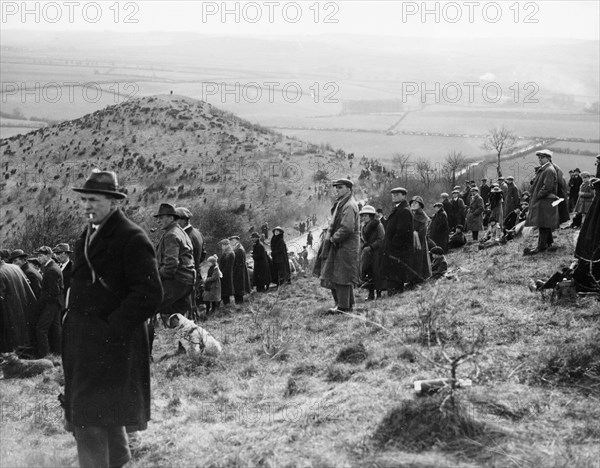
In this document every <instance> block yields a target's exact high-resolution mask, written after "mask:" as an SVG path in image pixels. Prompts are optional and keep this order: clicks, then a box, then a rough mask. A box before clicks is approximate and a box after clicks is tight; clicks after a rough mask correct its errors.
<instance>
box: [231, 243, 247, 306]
mask: <svg viewBox="0 0 600 468" xmlns="http://www.w3.org/2000/svg"><path fill="white" fill-rule="evenodd" d="M229 242H230V243H231V248H232V249H233V254H234V256H235V259H234V261H233V299H234V301H235V303H236V304H242V303H243V302H244V295H246V294H250V291H251V288H250V275H248V266H247V265H246V250H245V249H244V246H243V245H242V244H241V242H240V238H239V236H231V237H230V238H229Z"/></svg>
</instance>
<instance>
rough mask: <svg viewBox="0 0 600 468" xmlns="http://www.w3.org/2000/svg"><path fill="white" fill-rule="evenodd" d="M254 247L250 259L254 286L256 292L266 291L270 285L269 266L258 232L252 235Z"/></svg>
mask: <svg viewBox="0 0 600 468" xmlns="http://www.w3.org/2000/svg"><path fill="white" fill-rule="evenodd" d="M251 237H252V240H253V241H254V247H253V248H252V259H253V260H254V286H256V290H257V291H258V292H263V291H267V290H268V289H269V285H270V284H271V266H270V262H269V255H268V254H267V250H266V249H265V246H264V245H263V244H262V242H261V241H260V236H259V234H258V232H253V233H252V236H251Z"/></svg>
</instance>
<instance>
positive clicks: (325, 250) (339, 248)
mask: <svg viewBox="0 0 600 468" xmlns="http://www.w3.org/2000/svg"><path fill="white" fill-rule="evenodd" d="M331 212H332V214H334V215H335V216H334V217H333V219H332V220H331V225H330V226H329V230H328V236H327V237H328V239H329V240H325V241H324V242H323V246H322V249H320V259H321V274H320V276H319V278H320V279H321V286H323V287H325V288H333V287H334V285H335V284H340V285H352V284H358V283H359V271H358V262H359V250H360V229H359V226H358V224H359V223H358V204H357V203H356V200H355V199H354V196H352V194H350V195H349V196H346V197H344V198H343V199H341V200H338V201H337V202H336V204H335V205H334V206H333V208H332V210H331Z"/></svg>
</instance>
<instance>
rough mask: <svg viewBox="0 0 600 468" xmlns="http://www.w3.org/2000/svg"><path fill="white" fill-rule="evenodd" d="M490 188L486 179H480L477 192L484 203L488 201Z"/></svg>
mask: <svg viewBox="0 0 600 468" xmlns="http://www.w3.org/2000/svg"><path fill="white" fill-rule="evenodd" d="M491 190H492V188H491V187H490V186H489V185H488V183H487V179H481V185H480V186H479V194H480V195H481V198H483V203H485V204H486V205H487V204H488V203H489V201H490V191H491Z"/></svg>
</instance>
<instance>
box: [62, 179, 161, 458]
mask: <svg viewBox="0 0 600 468" xmlns="http://www.w3.org/2000/svg"><path fill="white" fill-rule="evenodd" d="M74 190H75V191H76V192H78V193H80V200H81V207H82V208H83V211H84V214H85V220H86V228H85V229H84V232H83V234H82V235H81V237H80V238H79V240H78V241H77V243H76V244H75V249H74V250H75V255H74V259H75V261H74V264H73V271H72V276H71V289H70V293H69V302H68V305H67V313H66V316H65V318H64V321H63V337H64V339H63V356H62V359H63V369H64V373H65V392H64V398H63V406H64V408H65V416H66V420H67V428H68V429H69V430H71V431H73V433H74V436H75V440H76V442H77V453H78V457H79V464H80V465H81V466H122V465H124V464H125V463H127V461H128V460H129V459H130V458H131V454H130V451H129V445H128V440H127V433H126V430H125V427H127V429H128V430H129V431H132V432H133V431H136V430H144V429H146V427H147V423H148V420H149V419H150V353H149V345H148V332H147V329H146V327H147V324H146V321H147V320H148V319H149V318H150V317H152V316H153V315H154V314H155V313H156V309H157V307H158V305H159V304H160V302H161V300H162V286H161V283H160V277H159V275H158V265H157V263H156V256H155V253H154V248H153V247H152V243H151V242H150V239H149V238H148V236H147V235H146V233H145V232H144V231H143V230H142V229H141V228H140V227H139V226H137V225H136V224H134V223H133V222H131V221H130V220H129V219H127V218H126V217H125V215H124V214H123V212H122V211H121V210H120V208H119V201H120V200H122V199H124V198H125V197H126V195H125V194H124V193H122V192H121V191H119V189H118V183H117V175H116V174H115V173H114V172H110V171H97V170H94V171H93V172H92V174H91V175H90V177H89V178H88V179H87V180H86V181H85V183H84V185H83V187H79V188H75V189H74ZM91 409H93V411H92V410H91Z"/></svg>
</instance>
